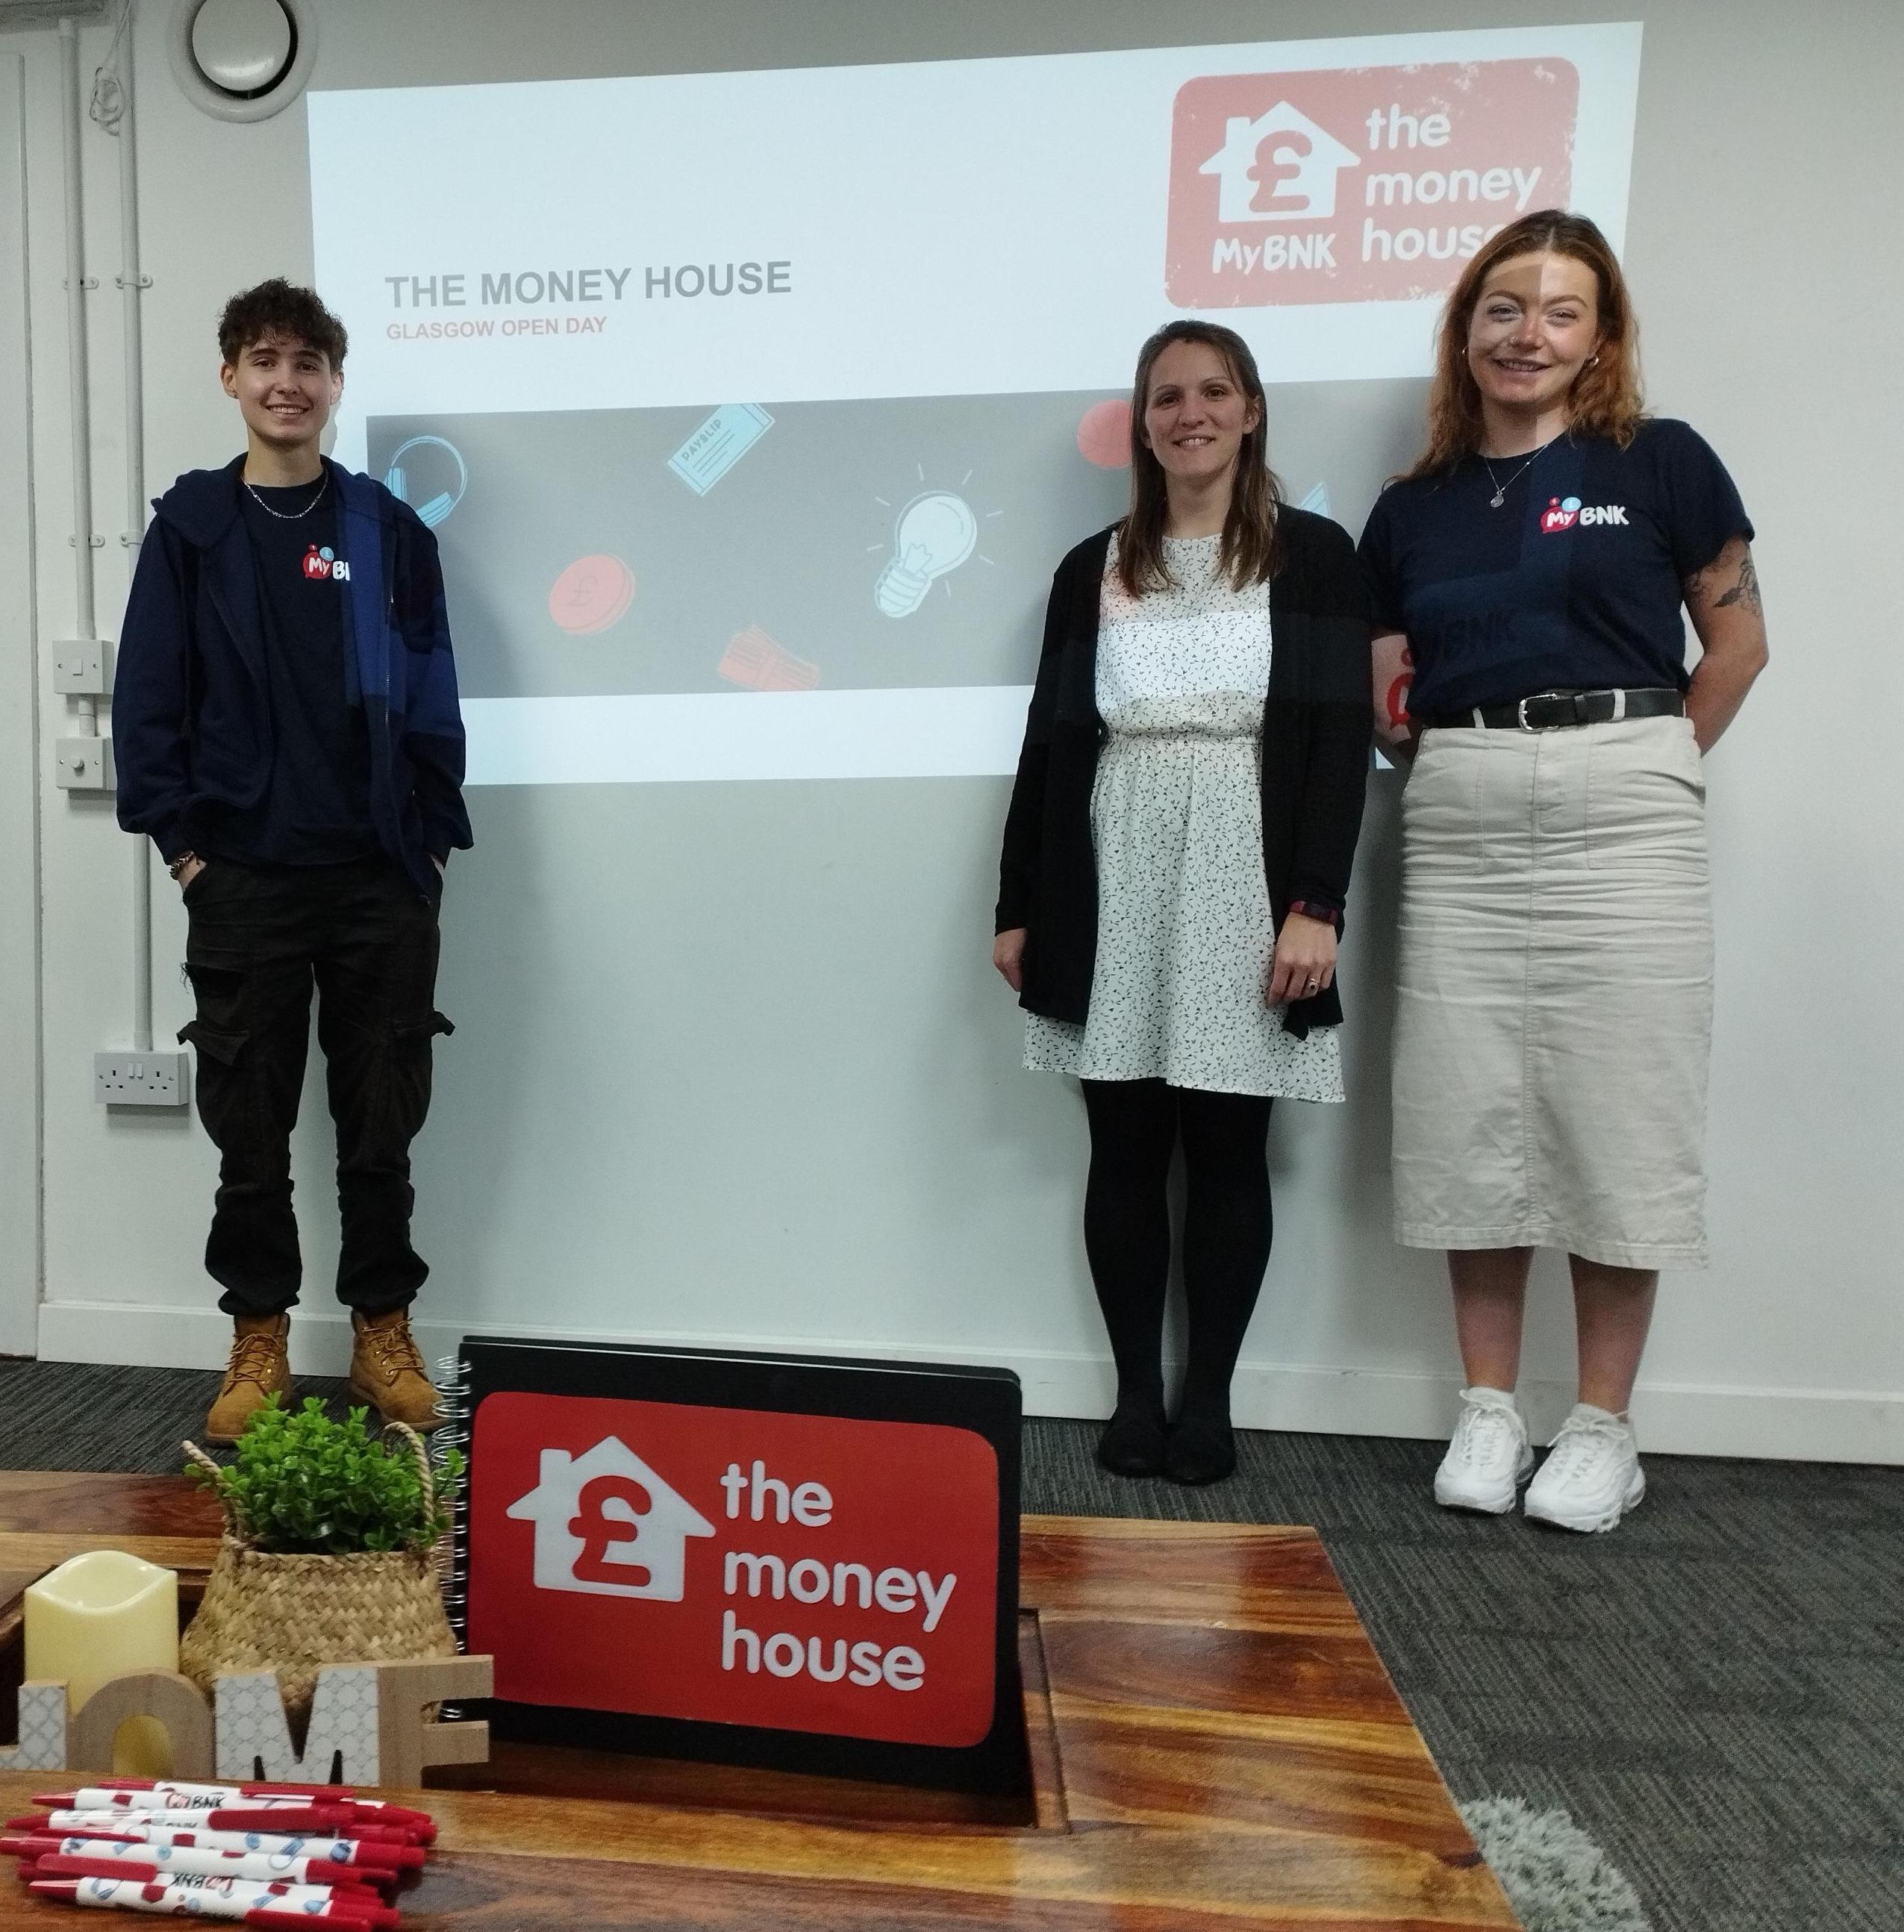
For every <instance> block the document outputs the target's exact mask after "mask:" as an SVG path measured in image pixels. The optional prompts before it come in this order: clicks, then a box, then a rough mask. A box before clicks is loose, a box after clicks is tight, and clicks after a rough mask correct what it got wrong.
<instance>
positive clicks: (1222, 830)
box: [1025, 537, 1343, 1100]
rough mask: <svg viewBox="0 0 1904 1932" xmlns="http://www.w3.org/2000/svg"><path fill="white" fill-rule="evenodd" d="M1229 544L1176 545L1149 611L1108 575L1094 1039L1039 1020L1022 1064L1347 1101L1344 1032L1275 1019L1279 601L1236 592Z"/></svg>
mask: <svg viewBox="0 0 1904 1932" xmlns="http://www.w3.org/2000/svg"><path fill="white" fill-rule="evenodd" d="M1221 544H1222V539H1221V538H1220V537H1189V538H1168V537H1167V538H1165V539H1164V555H1165V556H1166V557H1167V559H1168V561H1169V563H1170V574H1171V575H1172V576H1173V577H1174V578H1175V579H1176V585H1175V586H1174V587H1173V588H1172V589H1167V590H1153V591H1152V592H1149V593H1148V594H1147V595H1145V596H1144V597H1143V598H1141V599H1133V598H1131V597H1130V596H1128V595H1126V593H1125V589H1124V586H1123V585H1122V583H1120V582H1119V580H1118V577H1117V544H1116V539H1115V538H1113V540H1112V543H1111V548H1110V556H1109V557H1108V559H1107V561H1106V563H1105V565H1104V589H1103V592H1102V593H1101V595H1102V601H1101V604H1100V606H1099V611H1100V616H1099V622H1098V679H1097V699H1098V713H1099V715H1101V717H1102V718H1103V719H1104V723H1105V724H1106V725H1107V727H1109V729H1110V739H1109V740H1108V742H1107V743H1106V744H1105V745H1104V750H1103V752H1102V754H1101V756H1100V757H1099V760H1098V778H1097V783H1096V784H1095V787H1093V789H1092V795H1091V831H1092V840H1093V842H1094V843H1095V847H1096V849H1097V856H1098V956H1097V962H1096V965H1095V969H1094V970H1093V972H1092V980H1091V1004H1090V1008H1089V1013H1088V1014H1087V1016H1086V1020H1085V1022H1084V1024H1083V1025H1081V1026H1080V1025H1075V1024H1074V1023H1072V1022H1069V1021H1065V1020H1053V1019H1045V1018H1044V1017H1043V1016H1041V1015H1039V1014H1036V1013H1034V1014H1032V1015H1031V1016H1029V1019H1028V1021H1027V1023H1026V1030H1025V1064H1026V1066H1027V1067H1031V1068H1032V1069H1033V1070H1037V1071H1040V1072H1046V1073H1071V1074H1075V1075H1077V1076H1078V1077H1079V1078H1080V1079H1085V1080H1164V1081H1167V1082H1169V1083H1170V1085H1172V1086H1173V1087H1194V1088H1202V1089H1203V1090H1205V1091H1209V1092H1214V1093H1221V1094H1276V1095H1283V1096H1287V1097H1289V1098H1290V1099H1292V1100H1341V1099H1342V1097H1343V1093H1342V1057H1341V1043H1340V1042H1339V1041H1338V1040H1337V1038H1336V1030H1335V1028H1333V1027H1317V1028H1312V1029H1311V1031H1310V1032H1309V1034H1308V1037H1307V1038H1306V1039H1303V1040H1298V1039H1296V1038H1295V1037H1293V1035H1292V1034H1287V1033H1285V1032H1284V1031H1283V1010H1282V1009H1281V1007H1270V1006H1266V1005H1265V1004H1264V1002H1263V989H1265V987H1266V986H1267V985H1268V984H1269V969H1270V962H1271V959H1272V955H1273V953H1274V951H1275V934H1274V932H1273V931H1272V928H1271V924H1270V911H1269V888H1268V886H1267V885H1266V883H1265V882H1264V879H1263V802H1262V793H1261V787H1260V779H1259V777H1258V766H1259V762H1260V759H1261V757H1262V742H1263V695H1264V693H1265V692H1266V690H1267V689H1268V687H1269V651H1270V637H1269V586H1268V585H1267V584H1266V583H1258V584H1252V585H1251V586H1249V587H1248V589H1245V590H1242V591H1238V590H1236V589H1232V588H1231V586H1230V583H1229V580H1228V579H1227V577H1224V576H1223V575H1222V574H1221V572H1220V571H1219V570H1218V553H1219V551H1220V550H1221Z"/></svg>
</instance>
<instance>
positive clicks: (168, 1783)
mask: <svg viewBox="0 0 1904 1932" xmlns="http://www.w3.org/2000/svg"><path fill="white" fill-rule="evenodd" d="M161 1787H163V1788H164V1790H167V1791H219V1792H224V1793H229V1794H230V1796H233V1797H242V1798H315V1797H317V1796H320V1795H322V1794H324V1793H329V1796H332V1797H333V1798H355V1797H356V1796H357V1788H356V1786H355V1785H353V1784H188V1783H187V1782H186V1781H185V1780H183V1779H182V1778H119V1777H113V1778H101V1779H100V1780H99V1788H100V1789H101V1790H106V1791H157V1790H160V1789H161ZM33 1802H34V1803H35V1804H36V1805H42V1804H44V1803H45V1802H46V1800H45V1799H40V1798H36V1799H35V1800H34V1801H33Z"/></svg>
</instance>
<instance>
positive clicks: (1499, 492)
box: [1474, 431, 1565, 510]
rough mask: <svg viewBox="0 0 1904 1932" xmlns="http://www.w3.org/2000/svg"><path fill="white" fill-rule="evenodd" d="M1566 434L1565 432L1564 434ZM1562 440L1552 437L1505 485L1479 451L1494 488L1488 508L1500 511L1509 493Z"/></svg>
mask: <svg viewBox="0 0 1904 1932" xmlns="http://www.w3.org/2000/svg"><path fill="white" fill-rule="evenodd" d="M1564 433H1565V432H1564V431H1563V434H1564ZM1559 441H1560V437H1557V436H1550V437H1548V439H1547V440H1546V441H1545V443H1542V445H1541V446H1540V448H1539V449H1536V450H1535V451H1533V452H1532V453H1531V454H1530V455H1529V456H1528V458H1527V461H1526V462H1524V463H1522V464H1521V466H1520V468H1519V469H1517V470H1515V472H1514V474H1513V475H1512V476H1510V477H1509V478H1508V479H1507V481H1506V482H1505V483H1503V481H1501V480H1500V478H1499V477H1498V476H1497V475H1495V474H1494V465H1493V464H1492V463H1490V462H1489V461H1488V459H1487V458H1485V456H1481V452H1479V450H1478V449H1477V450H1476V452H1474V453H1475V455H1477V456H1481V467H1482V469H1485V470H1486V472H1488V481H1489V482H1490V483H1491V484H1493V485H1494V494H1493V495H1492V496H1490V497H1489V498H1488V508H1489V509H1491V510H1498V509H1499V508H1500V506H1501V505H1502V504H1503V503H1504V502H1506V501H1507V493H1508V491H1509V490H1510V489H1512V487H1513V486H1514V485H1515V484H1516V483H1518V481H1520V480H1521V478H1522V477H1523V476H1524V475H1526V474H1527V472H1528V471H1529V470H1530V469H1532V468H1533V466H1534V463H1535V462H1536V460H1537V459H1538V458H1540V457H1541V456H1542V455H1544V454H1545V452H1547V451H1548V450H1549V449H1552V447H1553V446H1554V444H1555V443H1558V442H1559Z"/></svg>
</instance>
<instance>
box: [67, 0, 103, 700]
mask: <svg viewBox="0 0 1904 1932" xmlns="http://www.w3.org/2000/svg"><path fill="white" fill-rule="evenodd" d="M59 111H60V118H61V121H62V124H63V130H64V132H65V148H66V357H67V380H68V386H69V387H70V388H71V392H72V408H71V419H72V425H73V579H74V632H73V634H74V637H77V638H80V639H81V640H84V641H86V642H88V643H90V642H91V641H92V640H93V639H95V638H96V637H98V634H99V632H98V628H97V619H96V617H95V613H94V609H93V595H92V549H93V534H92V405H91V398H90V395H89V385H88V382H87V365H86V209H85V206H84V196H83V187H82V184H81V180H80V28H79V24H78V23H77V21H75V20H74V19H73V18H72V17H71V16H70V15H68V16H67V17H65V18H63V19H62V20H61V21H60V23H59ZM74 724H75V727H76V728H77V731H78V732H79V734H80V736H93V735H95V734H96V733H97V732H98V729H99V707H98V702H97V700H95V699H93V698H90V697H81V698H77V699H75V700H74Z"/></svg>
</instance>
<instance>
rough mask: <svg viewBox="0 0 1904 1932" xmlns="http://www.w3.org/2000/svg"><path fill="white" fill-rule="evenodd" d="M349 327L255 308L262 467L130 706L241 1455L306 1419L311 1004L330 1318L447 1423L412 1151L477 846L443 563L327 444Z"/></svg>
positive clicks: (140, 638)
mask: <svg viewBox="0 0 1904 1932" xmlns="http://www.w3.org/2000/svg"><path fill="white" fill-rule="evenodd" d="M345 347H346V338H345V335H344V327H343V325H342V324H341V323H339V322H338V320H337V318H336V317H335V316H333V315H332V314H330V312H329V311H328V310H327V309H326V308H325V307H324V305H323V303H322V302H320V301H319V299H317V296H315V295H314V293H312V292H311V290H308V289H303V288H298V287H293V285H292V284H290V283H288V282H286V281H282V280H273V281H267V282H263V283H261V284H259V286H258V287H256V288H254V289H248V290H245V292H244V293H242V294H241V295H239V296H234V297H233V299H232V300H231V301H230V302H229V303H228V304H227V306H226V308H225V310H224V314H223V316H222V317H221V319H220V321H219V324H218V350H219V354H220V356H221V368H220V371H219V374H220V377H221V380H222V382H223V383H224V389H225V393H226V394H227V395H228V396H230V397H231V398H233V400H234V401H236V403H237V404H238V407H239V413H240V414H241V415H242V417H243V418H244V422H245V454H244V455H242V456H241V457H239V458H237V459H236V460H235V461H233V462H232V463H228V464H227V465H226V466H225V467H224V468H223V469H195V470H191V471H188V472H187V473H186V474H185V475H182V476H181V477H180V478H179V480H178V481H176V483H175V484H173V486H172V487H171V488H170V490H167V493H165V495H164V496H162V497H161V499H159V500H158V503H157V505H156V506H155V507H156V508H157V511H158V514H157V516H156V517H155V519H154V520H153V523H152V526H151V528H150V529H149V530H148V532H147V533H146V539H145V543H144V545H143V547H142V549H141V550H140V556H139V568H138V571H137V574H136V576H135V577H134V582H133V586H132V594H131V601H129V602H128V605H127V607H126V614H125V625H124V628H123V631H122V638H121V642H120V646H119V668H118V675H117V679H116V688H115V691H114V694H113V743H114V749H115V752H116V757H117V761H118V766H119V823H120V824H121V825H122V826H124V827H125V829H126V830H127V831H128V832H140V833H143V834H145V835H147V836H149V838H151V839H152V841H153V842H154V844H156V845H157V846H158V849H159V851H160V853H161V856H163V857H164V859H165V862H166V864H167V867H168V868H169V869H170V872H171V874H172V876H173V878H174V879H175V880H177V881H178V883H179V886H180V888H181V889H182V892H183V895H184V899H185V908H186V912H187V915H188V921H189V927H188V938H187V940H186V947H185V971H186V972H187V974H188V976H189V977H190V979H191V984H192V989H193V992H194V997H195V999H196V1002H197V1014H196V1016H195V1017H194V1019H193V1020H192V1022H191V1025H188V1026H187V1027H186V1028H185V1029H184V1030H183V1031H182V1032H181V1033H180V1034H179V1038H180V1039H181V1040H190V1041H191V1043H192V1044H193V1046H194V1048H195V1049H197V1061H198V1080H197V1100H198V1111H199V1117H200V1119H201V1120H202V1121H203V1122H204V1124H205V1128H206V1132H207V1133H209V1135H210V1136H211V1137H212V1140H213V1141H214V1142H215V1143H216V1144H217V1145H218V1153H219V1178H218V1196H217V1200H216V1205H215V1208H214V1209H213V1213H212V1231H211V1235H210V1237H209V1239H208V1241H207V1242H206V1251H205V1265H206V1270H207V1271H208V1272H209V1274H211V1275H212V1278H213V1279H214V1280H215V1281H216V1282H218V1284H219V1286H220V1287H221V1289H223V1290H224V1293H223V1294H222V1295H221V1298H220V1300H219V1304H218V1305H219V1307H221V1309H222V1310H224V1312H225V1313H227V1314H228V1315H230V1316H231V1317H232V1318H233V1322H234V1325H235V1333H234V1335H233V1343H232V1352H231V1360H230V1365H229V1367H227V1370H226V1373H225V1377H224V1382H223V1384H222V1385H221V1388H220V1389H219V1391H218V1397H217V1399H216V1400H215V1402H214V1403H213V1404H212V1411H211V1413H210V1415H209V1417H208V1418H207V1421H206V1431H207V1433H208V1434H209V1436H211V1437H212V1439H214V1440H215V1441H219V1442H229V1441H230V1440H232V1439H233V1438H235V1437H236V1436H237V1435H238V1434H239V1432H240V1431H241V1430H242V1429H243V1427H245V1423H246V1422H247V1421H248V1420H249V1418H250V1417H251V1414H252V1412H254V1410H255V1409H257V1408H258V1407H260V1406H261V1405H262V1404H263V1403H264V1401H265V1400H266V1397H268V1396H269V1395H271V1394H273V1393H275V1392H279V1393H288V1391H289V1390H290V1366H289V1362H288V1359H287V1340H288V1336H289V1331H290V1308H291V1306H292V1304H293V1303H294V1302H295V1301H296V1300H297V1298H298V1291H299V1286H300V1281H301V1263H300V1258H299V1247H298V1230H297V1223H296V1220H295V1218H294V1217H293V1213H292V1208H291V1173H290V1137H291V1130H292V1128H293V1126H294V1125H295V1124H296V1120H297V1112H298V1099H299V1091H300V1090H301V1088H302V1085H303V1082H304V1070H305V1056H306V1052H307V1041H308V1031H309V1025H310V1016H311V991H312V988H313V986H315V988H316V989H317V1039H318V1043H319V1045H320V1046H321V1047H322V1048H323V1053H324V1059H325V1068H326V1085H327V1089H328V1094H329V1103H330V1111H331V1118H332V1120H333V1121H335V1124H336V1127H337V1152H338V1166H337V1185H338V1208H339V1210H340V1213H341V1221H342V1245H341V1253H340V1255H339V1259H338V1283H337V1292H338V1298H339V1299H340V1300H341V1301H343V1302H344V1304H346V1306H347V1307H349V1309H350V1312H351V1322H352V1326H353V1333H354V1346H353V1350H352V1355H351V1370H350V1386H351V1392H352V1394H353V1396H355V1397H356V1398H357V1399H359V1400H362V1401H364V1402H366V1403H371V1404H372V1405H374V1406H375V1407H376V1408H377V1410H378V1411H379V1412H380V1414H382V1415H383V1417H384V1418H386V1420H388V1421H402V1422H405V1423H408V1424H410V1425H411V1426H413V1427H417V1428H428V1427H431V1426H432V1425H433V1424H434V1423H435V1422H436V1421H437V1420H439V1416H438V1412H437V1395H436V1391H435V1390H434V1388H432V1387H431V1384H430V1381H429V1378H428V1375H427V1373H425V1369H424V1366H423V1363H422V1358H421V1357H420V1356H419V1354H418V1352H417V1350H416V1343H415V1342H414V1341H413V1339H412V1337H411V1334H410V1321H409V1308H410V1303H411V1302H412V1301H413V1299H414V1298H415V1297H416V1292H417V1290H418V1289H419V1287H420V1286H422V1282H423V1280H424V1277H425V1275H426V1274H428V1269H427V1268H425V1265H424V1263H423V1262H422V1260H421V1259H419V1256H418V1255H417V1253H416V1250H415V1248H414V1247H413V1246H412V1245H411V1242H410V1212H411V1209H412V1206H413V1202H414V1199H415V1197H414V1195H413V1192H412V1190H411V1187H410V1142H411V1141H412V1139H413V1137H414V1136H416V1133H417V1131H418V1130H419V1128H421V1127H422V1124H423V1120H424V1116H425V1113H426V1112H427V1111H428V1106H429V1100H430V1076H431V1040H432V1037H433V1036H434V1035H435V1034H440V1033H448V1032H449V1031H450V1027H449V1022H448V1021H447V1020H446V1019H443V1016H442V1015H441V1014H440V1013H437V1010H436V1008H435V990H436V977H437V950H438V935H437V913H438V910H439V907H440V902H441V898H442V892H443V872H444V868H445V866H446V863H447V862H448V859H449V853H451V851H452V850H455V849H457V848H459V847H467V846H468V845H470V843H471V842H472V841H471V838H470V821H469V817H468V814H467V812H466V811H464V806H463V800H462V782H463V727H462V721H461V716H460V715H459V713H458V706H457V697H456V671H455V661H454V659H453V658H452V655H451V650H450V641H449V622H448V619H447V616H446V611H445V608H444V602H443V577H442V572H441V570H440V568H439V565H438V563H437V544H436V539H435V538H434V536H433V535H431V532H430V531H429V530H428V529H427V528H426V527H425V526H424V524H423V523H422V520H421V519H420V518H419V517H418V516H417V515H416V512H415V511H413V510H411V509H410V508H408V507H407V506H406V505H404V504H403V503H401V502H398V500H397V499H396V498H395V496H392V494H391V493H390V492H389V490H386V488H385V487H383V484H380V483H377V482H376V481H373V480H372V479H371V478H369V477H367V476H360V475H355V474H353V472H350V471H349V470H347V469H343V468H341V467H340V466H338V464H336V463H332V462H329V461H328V460H326V458H324V457H323V455H321V454H320V449H319V443H320V439H321V438H322V437H323V432H324V429H325V427H326V424H327V423H328V422H329V420H330V416H331V412H332V410H333V409H334V408H335V407H336V405H337V402H338V398H339V396H340V395H341V393H342V392H343V388H344V374H343V365H344V350H345Z"/></svg>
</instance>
